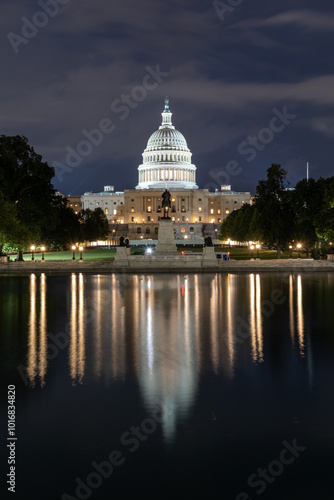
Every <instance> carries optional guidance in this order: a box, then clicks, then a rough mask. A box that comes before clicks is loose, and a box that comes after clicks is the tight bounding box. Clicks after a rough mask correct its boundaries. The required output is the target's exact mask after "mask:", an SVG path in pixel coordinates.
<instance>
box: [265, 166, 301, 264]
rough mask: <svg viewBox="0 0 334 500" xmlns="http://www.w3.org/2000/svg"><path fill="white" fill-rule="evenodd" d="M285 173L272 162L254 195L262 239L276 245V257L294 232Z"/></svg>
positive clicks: (278, 256)
mask: <svg viewBox="0 0 334 500" xmlns="http://www.w3.org/2000/svg"><path fill="white" fill-rule="evenodd" d="M286 175H287V172H286V170H285V169H284V168H282V167H281V165H279V164H277V163H274V164H272V165H271V167H270V168H268V170H267V179H266V180H262V181H260V182H259V184H258V186H257V188H256V197H255V206H256V209H257V210H258V224H259V228H260V230H261V231H262V232H263V239H264V240H265V241H266V243H268V244H269V245H270V246H276V249H277V258H278V259H280V257H281V250H282V248H283V247H284V246H286V245H287V244H288V242H289V241H290V240H291V237H292V235H293V232H294V214H293V211H292V205H291V191H289V190H287V186H288V183H287V181H286Z"/></svg>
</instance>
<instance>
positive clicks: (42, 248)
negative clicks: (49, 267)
mask: <svg viewBox="0 0 334 500" xmlns="http://www.w3.org/2000/svg"><path fill="white" fill-rule="evenodd" d="M41 250H42V260H45V259H44V252H45V247H41Z"/></svg>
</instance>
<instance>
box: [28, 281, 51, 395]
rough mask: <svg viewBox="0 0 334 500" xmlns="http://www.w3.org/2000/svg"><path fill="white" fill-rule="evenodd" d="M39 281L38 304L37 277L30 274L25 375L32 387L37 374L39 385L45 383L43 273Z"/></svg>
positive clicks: (45, 351)
mask: <svg viewBox="0 0 334 500" xmlns="http://www.w3.org/2000/svg"><path fill="white" fill-rule="evenodd" d="M39 281H40V297H39V304H38V293H37V289H38V286H37V277H36V275H35V274H31V275H30V284H29V293H30V311H29V313H30V314H29V332H28V354H27V375H28V379H29V382H30V385H31V386H32V387H34V386H35V383H36V378H37V376H39V380H40V385H41V387H43V386H44V385H45V375H46V371H47V317H46V277H45V274H41V276H40V280H39ZM38 305H39V310H38ZM38 312H39V314H38Z"/></svg>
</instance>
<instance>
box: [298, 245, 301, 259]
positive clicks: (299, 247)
mask: <svg viewBox="0 0 334 500" xmlns="http://www.w3.org/2000/svg"><path fill="white" fill-rule="evenodd" d="M297 248H298V259H300V249H301V244H300V243H298V245H297Z"/></svg>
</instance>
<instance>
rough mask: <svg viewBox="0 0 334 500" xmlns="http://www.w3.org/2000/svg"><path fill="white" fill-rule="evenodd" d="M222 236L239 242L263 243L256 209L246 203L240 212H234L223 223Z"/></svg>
mask: <svg viewBox="0 0 334 500" xmlns="http://www.w3.org/2000/svg"><path fill="white" fill-rule="evenodd" d="M220 235H221V238H223V239H232V240H235V241H239V242H246V241H247V242H248V241H261V240H262V235H263V233H262V230H261V228H260V226H259V213H258V210H257V209H256V207H255V206H254V205H249V204H247V203H246V204H245V205H243V206H242V207H241V208H240V209H239V210H233V212H232V213H230V214H229V215H228V216H227V217H226V219H225V220H224V222H223V223H222V225H221V228H220Z"/></svg>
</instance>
